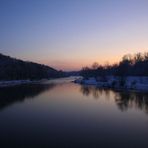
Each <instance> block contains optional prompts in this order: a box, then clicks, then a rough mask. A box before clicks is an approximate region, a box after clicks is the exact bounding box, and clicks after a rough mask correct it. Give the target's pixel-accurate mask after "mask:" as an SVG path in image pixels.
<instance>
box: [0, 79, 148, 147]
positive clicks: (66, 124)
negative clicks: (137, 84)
mask: <svg viewBox="0 0 148 148" xmlns="http://www.w3.org/2000/svg"><path fill="white" fill-rule="evenodd" d="M71 79H73V78H68V79H61V80H56V81H52V82H46V83H44V84H40V85H39V84H38V85H25V86H17V87H12V88H3V89H2V88H1V89H0V148H5V147H8V148H21V147H25V148H38V147H40V148H46V147H47V148H71V147H74V148H99V147H100V148H104V147H109V148H110V147H114V148H115V147H117V148H120V147H123V148H147V147H148V94H146V93H135V92H130V93H129V92H117V91H113V90H104V89H99V88H95V87H92V86H91V87H90V86H81V85H78V84H74V83H70V81H71Z"/></svg>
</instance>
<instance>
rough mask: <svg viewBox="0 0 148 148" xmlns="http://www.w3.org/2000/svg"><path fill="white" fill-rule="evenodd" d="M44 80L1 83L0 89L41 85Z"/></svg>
mask: <svg viewBox="0 0 148 148" xmlns="http://www.w3.org/2000/svg"><path fill="white" fill-rule="evenodd" d="M42 81H43V80H10V81H0V88H1V87H11V86H17V85H23V84H36V83H40V82H42Z"/></svg>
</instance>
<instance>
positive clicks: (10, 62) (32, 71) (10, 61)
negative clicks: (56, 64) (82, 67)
mask: <svg viewBox="0 0 148 148" xmlns="http://www.w3.org/2000/svg"><path fill="white" fill-rule="evenodd" d="M62 74H63V73H62V72H59V71H57V70H55V69H53V68H51V67H49V66H46V65H42V64H37V63H33V62H28V61H22V60H19V59H15V58H12V57H9V56H5V55H3V54H1V53H0V80H24V79H30V80H39V79H44V78H56V77H61V76H62Z"/></svg>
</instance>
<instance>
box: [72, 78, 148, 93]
mask: <svg viewBox="0 0 148 148" xmlns="http://www.w3.org/2000/svg"><path fill="white" fill-rule="evenodd" d="M75 83H79V84H84V85H96V86H98V87H108V88H116V89H133V90H141V91H148V77H135V76H129V77H114V76H108V77H106V78H105V80H103V81H102V78H101V77H98V78H97V79H96V78H88V79H84V78H80V79H77V80H75Z"/></svg>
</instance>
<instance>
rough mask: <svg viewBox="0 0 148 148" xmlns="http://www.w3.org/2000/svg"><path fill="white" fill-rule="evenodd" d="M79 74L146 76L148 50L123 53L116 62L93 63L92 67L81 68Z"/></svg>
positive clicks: (147, 74) (90, 75)
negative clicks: (120, 58) (132, 53)
mask: <svg viewBox="0 0 148 148" xmlns="http://www.w3.org/2000/svg"><path fill="white" fill-rule="evenodd" d="M81 75H82V76H83V77H86V78H87V77H97V76H101V77H105V76H122V77H126V76H148V52H146V53H137V54H134V55H131V54H128V55H125V56H123V58H122V60H121V61H120V62H119V63H118V64H113V65H110V64H106V65H99V64H98V63H94V64H93V65H92V67H84V68H82V70H81Z"/></svg>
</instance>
